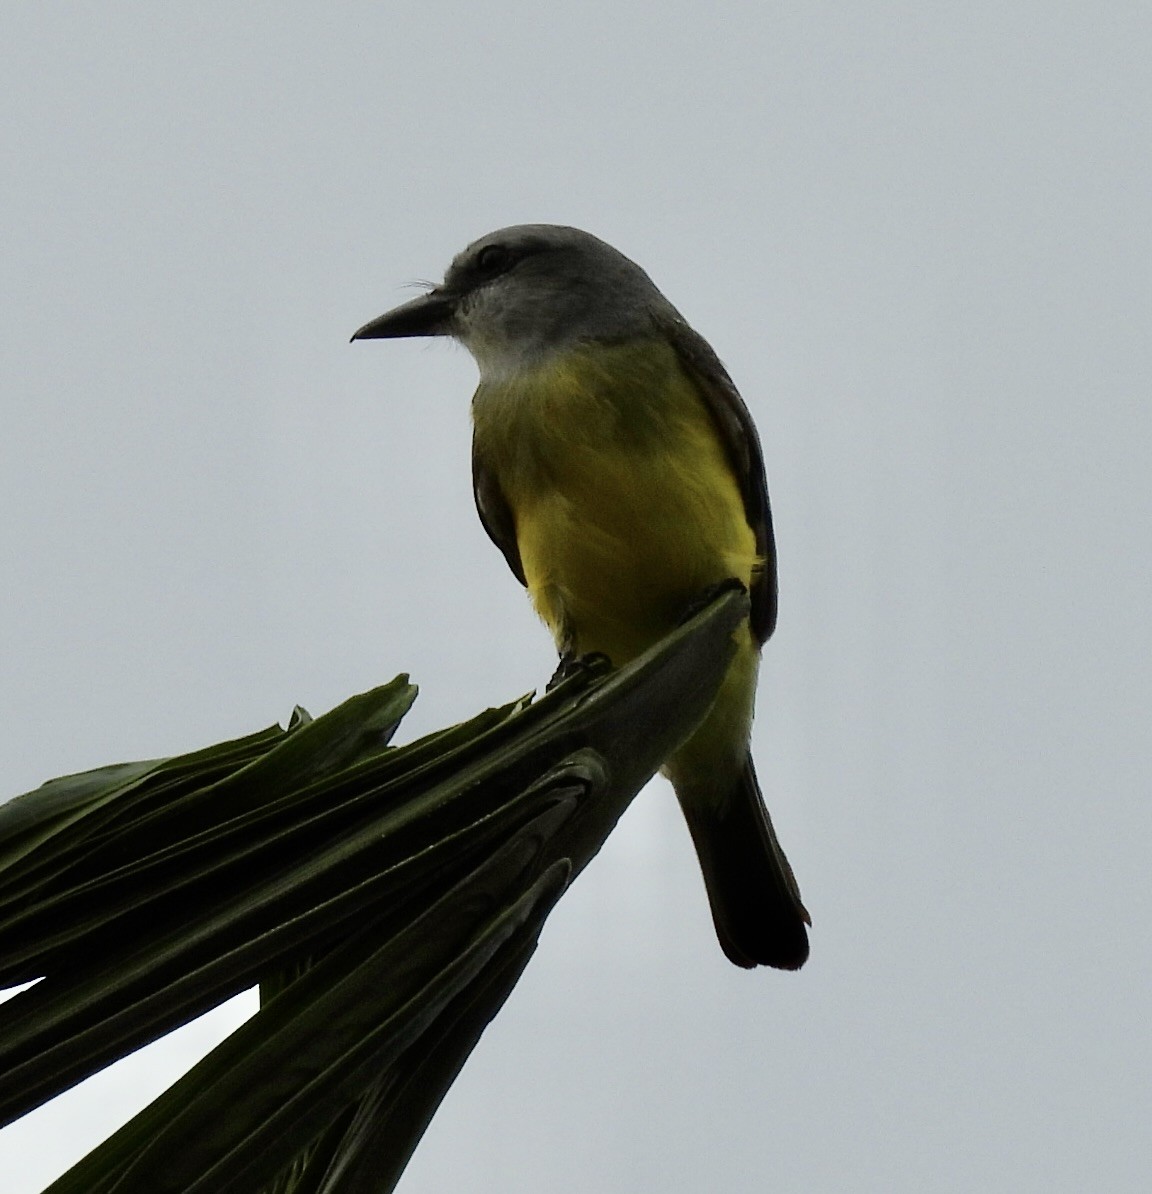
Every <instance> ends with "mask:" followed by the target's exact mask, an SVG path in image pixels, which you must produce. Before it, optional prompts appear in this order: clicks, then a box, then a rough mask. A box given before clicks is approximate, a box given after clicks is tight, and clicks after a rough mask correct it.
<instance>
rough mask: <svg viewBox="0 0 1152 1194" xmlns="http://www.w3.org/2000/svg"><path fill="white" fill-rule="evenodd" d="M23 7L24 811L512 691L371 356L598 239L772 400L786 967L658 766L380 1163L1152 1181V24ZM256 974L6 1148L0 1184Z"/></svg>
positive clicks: (948, 10)
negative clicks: (803, 939) (427, 300)
mask: <svg viewBox="0 0 1152 1194" xmlns="http://www.w3.org/2000/svg"><path fill="white" fill-rule="evenodd" d="M2 40H3V46H4V49H3V61H4V65H3V70H2V71H0V96H2V100H3V119H2V120H0V149H2V153H3V161H4V196H3V212H4V217H3V224H4V229H5V233H4V235H3V237H2V238H0V278H2V279H3V283H2V285H0V303H2V304H3V311H2V313H0V345H2V352H0V378H2V391H0V392H2V394H3V399H2V403H3V406H2V422H0V428H2V430H0V502H2V504H3V509H4V511H5V513H6V517H5V518H4V519H3V522H2V523H0V541H2V551H3V555H2V558H3V561H4V569H5V578H6V583H5V584H4V585H3V586H2V587H0V659H2V660H3V684H2V685H0V702H2V705H0V759H2V760H3V767H2V775H0V792H2V794H4V795H9V794H14V793H16V792H19V791H23V790H24V789H27V788H30V787H32V786H34V785H36V784H38V783H40V782H41V781H42V780H44V779H47V778H49V777H51V776H54V775H59V774H63V773H66V772H70V771H75V770H78V769H81V768H86V767H92V766H97V765H101V764H105V763H111V762H115V761H119V760H122V759H128V758H141V757H149V756H154V755H162V754H171V753H176V752H180V751H185V750H191V749H194V748H197V747H200V746H203V745H206V744H208V743H211V742H215V741H219V740H221V739H224V738H227V737H232V736H235V735H238V734H241V733H244V732H247V731H250V730H254V729H256V728H258V727H262V726H264V725H267V724H269V723H271V722H273V721H275V720H283V719H284V718H286V717H287V715H288V713H289V711H290V709H291V706H292V705H293V703H295V702H297V701H299V702H301V703H302V704H304V705H306V706H307V707H308V708H310V709H311V710H312V711H313V712H314V713H318V712H322V711H324V710H326V709H328V708H330V707H331V706H332V705H334V704H336V703H337V702H338V701H340V700H342V699H343V698H344V697H346V696H348V695H350V694H351V693H353V692H357V691H360V690H363V689H365V688H367V687H369V686H371V685H373V684H376V683H379V682H381V681H383V680H386V679H388V678H390V677H391V676H392V675H394V674H395V673H396V672H398V671H411V672H412V674H413V676H414V677H415V678H416V679H417V681H418V682H419V683H420V684H421V685H422V689H423V693H422V696H421V698H420V700H419V702H418V704H417V707H416V709H415V711H414V712H413V713H412V714H411V716H410V723H409V727H408V729H407V730H406V731H405V733H406V736H412V735H414V734H415V733H417V732H419V731H422V730H425V729H429V728H432V727H434V726H439V725H442V724H446V723H448V722H451V721H454V720H458V719H460V718H462V717H465V716H467V715H469V714H471V713H472V712H474V711H476V710H478V709H479V708H481V707H483V706H484V705H486V704H490V703H495V702H497V701H502V700H505V699H509V698H511V697H513V696H515V695H517V694H519V693H521V692H523V691H525V690H527V689H530V688H532V687H534V686H536V685H538V684H540V683H542V682H543V681H544V680H545V679H546V678H547V676H548V675H549V674H550V672H551V669H552V666H553V656H552V650H551V644H550V642H549V639H548V636H547V635H546V633H545V632H544V631H543V629H542V628H541V627H540V626H539V625H538V624H536V622H535V621H534V619H533V617H532V615H531V613H530V612H529V610H528V608H527V605H526V602H525V600H524V598H523V596H522V594H521V592H520V590H519V587H518V585H517V584H516V583H515V581H514V580H513V578H512V577H511V575H510V574H509V573H508V571H507V570H506V568H505V566H504V562H503V560H502V559H501V557H500V555H499V553H498V552H497V551H496V550H495V549H494V548H493V547H492V546H491V545H490V544H489V543H488V541H487V539H486V537H485V535H484V533H483V531H482V530H481V528H480V526H479V524H478V522H477V520H476V518H475V515H474V513H473V509H472V501H471V496H470V491H469V478H468V439H469V427H468V399H469V396H470V394H471V390H472V386H473V384H474V379H475V374H474V369H473V366H472V364H471V362H470V360H469V358H468V357H467V355H466V354H465V353H464V352H463V351H462V350H460V349H456V348H454V347H452V346H450V345H448V344H445V343H439V342H433V343H425V342H407V343H369V344H356V345H351V346H350V345H349V344H348V342H347V341H348V336H349V335H350V333H351V332H352V330H353V329H354V328H356V327H358V326H359V325H360V324H362V323H363V322H365V321H366V320H367V319H369V318H371V317H372V316H375V315H377V314H379V313H380V312H381V311H383V310H384V309H385V308H387V307H388V306H390V305H392V304H393V303H395V302H397V301H399V300H402V299H403V298H405V297H407V296H408V295H409V294H410V293H411V291H409V290H406V289H405V288H404V287H405V284H407V283H410V282H411V281H413V280H415V279H419V278H436V277H438V276H439V275H440V272H441V271H442V269H443V267H444V266H445V264H446V263H447V262H448V260H449V259H450V258H451V256H452V255H453V254H454V253H455V252H456V251H457V250H458V249H460V248H461V247H463V245H464V244H465V243H467V242H468V241H470V240H471V239H473V238H474V237H476V236H478V235H480V234H482V233H484V232H486V231H488V230H490V229H492V228H496V227H499V226H501V225H505V224H511V223H517V222H521V221H550V222H559V223H572V224H576V225H579V226H581V227H584V228H587V229H588V230H590V231H592V232H595V233H596V234H598V235H599V236H602V237H603V238H605V239H606V240H608V241H610V242H611V243H613V244H615V245H617V246H618V247H619V248H620V249H622V250H623V251H624V252H626V253H627V254H629V255H630V256H632V257H633V258H635V259H636V260H637V261H639V262H640V263H641V264H642V265H643V266H644V267H645V268H646V269H647V270H648V271H649V273H650V274H651V275H652V277H653V278H654V279H655V280H656V282H657V284H658V285H660V286H661V287H662V288H663V289H664V291H665V292H666V293H667V294H668V296H669V297H670V298H671V299H672V301H673V302H674V303H676V304H677V306H679V307H680V309H681V310H682V311H683V313H684V314H685V316H686V317H687V318H688V319H689V320H690V321H691V322H692V323H693V324H694V325H695V326H696V327H697V329H698V330H699V331H700V332H701V333H703V334H704V335H705V336H706V337H708V338H709V339H710V340H711V342H712V343H713V345H714V346H715V348H716V350H717V351H718V353H719V354H720V356H721V357H722V358H723V359H724V361H725V362H726V363H727V365H728V366H729V369H730V371H731V373H732V375H733V377H734V378H735V379H736V382H737V384H738V385H739V386H740V388H741V390H742V391H743V393H744V396H745V398H746V399H747V402H748V405H749V406H750V408H751V410H752V412H753V415H754V416H755V418H756V420H757V422H758V424H759V426H760V429H761V433H762V436H763V439H764V444H765V454H766V456H767V460H768V468H769V479H770V489H771V493H772V498H773V504H774V507H775V511H776V518H777V528H778V538H779V544H780V557H781V588H782V597H781V618H780V629H779V632H778V633H777V636H776V637H775V638H774V639H773V640H772V642H771V644H770V645H769V648H768V650H767V654H766V666H765V669H764V680H763V683H762V687H761V693H760V715H759V719H758V721H757V725H756V732H755V749H756V757H757V763H758V768H759V771H760V775H761V780H762V783H763V785H764V787H765V791H766V793H767V795H768V799H769V803H770V806H771V807H772V809H773V812H774V814H775V817H776V820H777V824H778V827H779V829H780V832H781V835H782V837H783V840H784V842H785V844H786V846H787V849H788V853H789V855H790V857H791V859H792V861H793V863H794V865H795V868H796V871H797V874H798V876H799V879H800V882H801V885H802V888H803V891H804V896H805V902H806V903H807V904H808V906H809V908H810V909H811V910H812V913H813V920H814V928H813V934H812V938H813V950H812V959H811V961H810V963H809V964H808V966H807V967H806V968H805V969H804V970H803V971H802V972H801V973H800V974H798V975H786V974H780V973H775V972H768V971H763V970H761V971H757V972H753V973H744V972H741V971H738V970H737V969H735V968H734V967H732V966H730V965H729V964H728V963H727V962H726V961H725V959H724V957H723V955H722V954H721V952H720V950H719V948H718V946H717V944H716V942H715V939H714V937H713V934H712V929H711V925H710V921H709V918H708V913H707V907H706V903H705V900H704V896H703V892H702V887H701V883H700V881H699V878H698V875H697V873H696V869H695V861H694V858H693V855H692V852H691V849H690V847H689V844H688V838H687V833H686V831H685V830H684V828H683V826H682V824H681V822H680V820H679V817H678V813H677V810H676V808H675V805H674V801H673V800H672V798H671V794H670V790H669V789H668V788H667V787H666V786H665V785H664V784H663V782H662V781H661V782H657V783H654V784H652V785H651V786H650V787H649V788H648V789H647V790H646V791H645V792H644V793H643V794H642V795H641V797H640V798H639V800H638V801H637V803H636V805H635V806H634V808H633V809H632V811H631V812H630V813H629V814H628V816H627V817H626V818H625V820H624V821H623V823H622V824H621V826H620V828H619V830H618V831H617V833H616V834H615V835H614V837H613V839H612V840H611V841H610V842H609V843H608V846H607V847H606V848H605V850H604V852H603V854H602V855H601V857H600V859H599V860H597V862H596V863H595V864H593V866H592V867H590V868H589V870H588V871H587V872H586V873H585V875H584V876H583V877H582V878H581V879H580V881H579V882H578V883H577V885H576V886H575V888H574V889H573V891H572V892H571V893H570V894H569V895H568V896H567V897H566V898H565V900H564V901H563V902H562V904H561V906H560V907H559V908H558V910H557V911H556V913H555V915H554V916H553V918H552V920H551V922H550V923H549V925H548V927H547V929H546V931H545V933H544V936H543V939H542V943H541V947H540V950H539V952H538V954H537V956H536V958H535V959H534V960H533V962H532V964H531V965H530V967H529V969H528V972H527V974H526V976H525V978H524V979H523V981H522V982H521V984H520V986H519V988H518V989H517V990H516V992H515V993H514V995H513V997H512V999H511V1001H510V1002H509V1004H508V1006H507V1008H506V1009H505V1011H504V1012H503V1013H502V1015H501V1016H500V1017H499V1018H498V1019H497V1021H496V1022H495V1024H494V1025H493V1026H492V1028H491V1029H490V1030H489V1032H488V1033H487V1034H486V1036H485V1038H484V1040H483V1041H482V1042H481V1045H480V1047H479V1048H478V1049H477V1051H476V1053H475V1055H474V1056H473V1058H472V1060H471V1061H470V1062H469V1064H468V1066H467V1067H466V1069H465V1071H464V1073H463V1075H462V1076H461V1078H460V1080H459V1081H458V1083H457V1084H456V1086H455V1088H454V1089H453V1091H452V1093H451V1094H450V1096H449V1098H448V1099H447V1101H446V1102H445V1104H444V1106H443V1108H442V1110H441V1111H440V1113H439V1115H438V1117H437V1119H436V1120H435V1122H434V1124H433V1126H432V1128H431V1130H430V1131H429V1132H428V1134H427V1136H426V1137H425V1139H424V1142H423V1144H422V1145H421V1147H420V1149H419V1151H418V1152H417V1155H416V1157H415V1159H414V1161H413V1163H412V1165H411V1166H410V1168H409V1171H408V1174H407V1176H406V1177H405V1179H404V1183H403V1184H402V1187H401V1188H402V1190H403V1191H405V1194H431V1192H433V1191H440V1190H444V1189H453V1190H459V1191H463V1192H476V1194H490V1192H496V1191H500V1192H503V1191H514V1190H536V1189H542V1190H549V1191H553V1192H556V1194H566V1192H569V1191H586V1190H597V1191H607V1192H616V1191H643V1190H660V1191H662V1192H673V1191H684V1192H688V1191H692V1192H699V1191H711V1190H725V1191H729V1192H732V1194H764V1192H766V1191H773V1190H780V1191H803V1192H805V1194H809V1192H812V1194H825V1192H827V1194H840V1192H843V1191H853V1192H862V1194H863V1192H873V1191H875V1192H877V1194H879V1192H884V1194H893V1192H900V1194H903V1192H905V1191H907V1192H910V1194H911V1192H916V1194H927V1192H936V1191H956V1190H980V1191H985V1190H988V1191H1006V1192H1011V1194H1025V1192H1032V1191H1036V1192H1044V1194H1051V1192H1053V1191H1076V1192H1082V1191H1085V1190H1107V1191H1109V1192H1110V1194H1112V1192H1119V1191H1137V1190H1140V1191H1143V1190H1144V1189H1146V1188H1147V1186H1146V1183H1147V1180H1148V1174H1149V1171H1150V1169H1152V1133H1150V1131H1149V1122H1150V1111H1152V1048H1150V1045H1149V1037H1148V1024H1149V1011H1150V1008H1149V1001H1150V998H1152V996H1150V994H1149V991H1150V986H1152V951H1150V948H1149V921H1150V919H1152V884H1150V882H1149V865H1148V852H1149V836H1150V830H1152V804H1150V801H1149V772H1150V770H1152V768H1150V766H1149V733H1148V727H1147V722H1148V712H1147V710H1148V705H1149V698H1150V697H1152V679H1150V674H1149V647H1150V645H1152V644H1150V638H1152V634H1150V630H1149V626H1150V619H1149V612H1148V597H1149V590H1150V587H1152V586H1150V585H1149V562H1148V560H1149V536H1150V514H1152V509H1150V507H1152V499H1150V486H1149V480H1148V475H1149V466H1148V454H1149V448H1150V447H1152V415H1150V405H1149V385H1150V381H1152V368H1150V365H1152V360H1150V358H1152V348H1150V337H1149V317H1150V314H1152V293H1150V292H1152V269H1150V265H1152V231H1150V225H1152V221H1150V213H1152V194H1150V191H1152V165H1150V162H1152V154H1150V145H1152V128H1150V124H1152V66H1150V63H1152V9H1150V8H1149V7H1148V5H1147V4H1146V3H1130V4H1129V3H1109V2H1107V0H1104V2H1103V3H1098V4H1093V5H1088V4H1071V3H1054V2H1051V0H1049V2H1046V3H1040V2H1038V0H1036V2H1032V3H1024V2H1017V3H1013V2H1008V3H1005V2H1004V0H998V2H996V3H990V2H986V0H965V2H964V3H936V4H932V5H921V4H911V3H896V2H891V3H880V2H873V0H865V2H862V3H840V4H835V3H812V4H804V5H795V4H790V5H783V4H778V3H774V2H771V0H768V2H766V0H745V2H740V3H735V2H734V3H727V2H723V0H720V2H718V3H717V2H714V3H711V4H709V5H708V6H707V7H706V8H705V6H701V5H687V4H671V5H670V4H668V3H655V2H651V3H641V2H638V0H613V2H612V3H602V2H593V3H582V4H579V5H571V6H567V7H566V8H565V9H564V10H563V11H561V10H559V9H558V7H557V6H549V5H535V4H527V3H519V4H512V3H502V2H500V0H494V2H493V3H488V4H482V5H477V4H463V3H460V4H441V3H427V2H424V3H379V2H377V3H371V4H369V3H346V4H339V5H304V4H293V3H288V4H284V3H278V4H271V3H248V4H243V5H238V4H234V3H219V2H216V3H199V4H195V5H180V6H177V5H173V4H162V5H157V4H146V3H135V4H128V3H119V4H117V3H109V4H102V5H82V4H79V3H53V4H35V5H34V4H15V3H11V4H9V5H7V6H6V9H5V13H4V17H3V30H2ZM252 1006H253V1001H252V1000H251V999H249V998H245V999H242V1000H240V1001H237V1002H236V1003H234V1004H233V1005H231V1006H230V1007H229V1008H226V1009H224V1010H223V1011H222V1012H220V1013H218V1014H217V1015H216V1016H215V1017H210V1018H209V1019H208V1020H207V1021H203V1022H201V1023H199V1024H197V1025H194V1026H191V1027H190V1028H188V1029H186V1030H184V1031H183V1032H182V1033H180V1034H177V1035H176V1037H175V1038H172V1039H169V1040H168V1041H165V1042H162V1043H161V1044H159V1045H157V1046H155V1047H153V1048H152V1049H150V1050H146V1051H144V1052H143V1053H142V1054H140V1055H137V1056H136V1057H134V1058H132V1059H129V1060H128V1061H127V1062H125V1063H123V1064H122V1065H121V1066H119V1067H116V1068H114V1069H113V1070H112V1071H110V1072H108V1073H105V1074H104V1075H102V1076H100V1077H99V1078H97V1079H94V1080H92V1081H91V1082H90V1083H88V1084H86V1085H85V1086H84V1087H82V1088H80V1089H78V1090H76V1091H73V1092H71V1093H70V1094H68V1095H66V1096H65V1097H63V1098H61V1099H59V1100H57V1102H56V1103H55V1104H53V1105H50V1106H49V1107H46V1108H44V1109H43V1110H41V1111H40V1112H38V1113H36V1114H34V1115H32V1116H30V1117H28V1118H27V1119H26V1120H25V1121H22V1122H21V1123H19V1124H17V1125H15V1126H13V1127H10V1128H8V1129H6V1130H5V1131H4V1132H2V1133H0V1188H2V1189H3V1190H4V1192H5V1194H30V1192H32V1191H37V1190H39V1189H40V1188H41V1186H42V1185H43V1184H44V1183H46V1182H47V1181H48V1180H49V1179H50V1178H51V1177H53V1176H55V1175H56V1174H57V1173H59V1172H60V1171H62V1170H63V1169H64V1168H66V1167H67V1166H68V1165H69V1164H70V1163H71V1162H72V1161H74V1160H75V1159H76V1158H77V1157H78V1156H79V1155H81V1154H82V1153H83V1152H84V1151H86V1150H87V1149H88V1148H90V1147H91V1146H93V1145H94V1144H95V1143H97V1142H98V1140H100V1139H101V1138H102V1137H103V1136H104V1135H105V1134H106V1133H107V1132H108V1131H110V1130H111V1129H112V1128H113V1127H115V1126H116V1125H117V1124H118V1123H120V1122H122V1121H123V1120H124V1119H126V1118H127V1117H128V1116H129V1115H130V1114H131V1113H132V1112H134V1111H135V1110H136V1109H137V1108H138V1107H140V1106H141V1105H143V1103H145V1102H146V1101H147V1100H148V1099H149V1098H151V1097H152V1096H153V1095H154V1094H155V1093H157V1092H158V1091H159V1090H160V1089H161V1088H162V1087H163V1086H165V1085H166V1084H167V1083H168V1082H170V1081H171V1080H173V1079H174V1078H175V1076H176V1075H177V1074H178V1073H179V1072H180V1071H181V1070H182V1069H183V1068H184V1067H185V1066H187V1065H188V1064H190V1062H191V1061H192V1060H193V1059H194V1058H195V1057H196V1056H197V1055H198V1052H203V1051H204V1050H205V1049H207V1048H208V1047H209V1046H210V1044H211V1043H213V1042H214V1041H215V1040H218V1039H219V1038H220V1037H221V1036H222V1035H223V1034H224V1033H225V1032H226V1031H228V1029H229V1027H230V1025H232V1024H235V1023H236V1022H237V1020H238V1018H239V1017H241V1016H243V1015H244V1014H247V1012H248V1011H250V1010H251V1008H252Z"/></svg>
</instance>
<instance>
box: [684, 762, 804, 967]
mask: <svg viewBox="0 0 1152 1194" xmlns="http://www.w3.org/2000/svg"><path fill="white" fill-rule="evenodd" d="M680 807H681V808H682V809H683V810H684V818H685V820H686V821H687V822H688V828H689V829H690V830H691V832H692V840H693V842H694V843H695V845H696V854H697V856H698V857H699V859H700V869H701V870H702V871H703V872H704V885H705V887H706V888H707V889H708V900H709V902H710V903H711V905H712V919H713V921H715V923H716V935H717V936H718V937H719V938H720V945H721V946H722V947H723V949H724V952H725V953H726V954H727V955H728V958H729V960H730V961H732V962H735V963H736V965H737V966H744V967H752V966H775V967H777V968H778V969H780V970H799V969H800V967H801V966H803V965H804V963H805V961H806V960H807V958H808V933H807V931H806V930H805V927H804V926H805V925H809V924H811V923H812V921H811V919H810V918H809V916H808V913H807V911H806V910H805V908H804V905H803V904H802V903H801V902H800V889H799V888H798V887H797V886H796V879H795V877H794V876H793V874H792V868H791V867H790V866H789V865H788V859H787V858H785V857H784V851H783V850H781V849H780V843H779V842H778V841H777V840H776V834H775V832H774V831H773V829H772V821H771V819H770V818H769V816H768V810H767V809H766V808H765V807H764V799H763V797H762V796H761V795H760V785H759V784H758V783H757V782H756V772H755V770H754V769H753V766H752V759H751V756H749V758H748V759H747V760H746V761H745V764H744V770H743V772H742V773H741V776H740V781H739V784H738V787H737V790H736V791H735V792H733V793H732V796H731V799H729V800H728V801H727V802H725V804H724V805H723V807H719V808H717V807H710V806H707V805H705V806H703V807H701V805H700V802H696V801H689V802H688V803H685V802H684V801H681V805H680Z"/></svg>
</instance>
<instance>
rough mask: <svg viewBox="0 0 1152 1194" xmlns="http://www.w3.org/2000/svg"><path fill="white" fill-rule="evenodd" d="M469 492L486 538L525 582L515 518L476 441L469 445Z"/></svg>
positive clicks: (518, 578)
mask: <svg viewBox="0 0 1152 1194" xmlns="http://www.w3.org/2000/svg"><path fill="white" fill-rule="evenodd" d="M472 496H473V497H474V498H475V499H476V513H477V514H479V515H480V521H481V522H482V523H483V524H484V529H485V530H486V531H487V532H488V538H489V539H491V540H492V542H493V543H495V544H496V546H497V547H498V548H500V551H501V552H502V553H503V555H504V558H505V559H506V560H507V561H508V567H509V568H511V569H512V574H513V576H515V577H516V579H517V580H518V581H519V582H520V583H521V584H522V585H525V586H526V585H527V584H528V582H527V581H526V580H525V579H524V564H523V563H522V561H521V559H520V549H519V548H518V547H517V546H516V522H515V520H514V519H513V517H512V511H511V510H510V509H509V507H508V503H507V501H506V500H505V498H504V495H503V493H501V492H500V486H499V484H498V483H497V481H496V477H495V476H494V475H493V474H492V472H491V471H490V470H489V469H487V468H485V467H484V465H483V463H482V462H481V461H480V459H479V458H478V456H477V454H476V445H475V442H473V445H472Z"/></svg>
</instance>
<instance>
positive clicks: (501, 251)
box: [476, 245, 514, 278]
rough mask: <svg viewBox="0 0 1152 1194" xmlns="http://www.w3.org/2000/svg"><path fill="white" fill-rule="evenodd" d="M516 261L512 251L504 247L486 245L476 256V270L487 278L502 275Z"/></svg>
mask: <svg viewBox="0 0 1152 1194" xmlns="http://www.w3.org/2000/svg"><path fill="white" fill-rule="evenodd" d="M513 261H514V258H513V255H512V250H511V249H508V248H505V246H504V245H485V246H484V248H482V249H481V250H480V252H479V253H477V255H476V269H477V270H478V271H479V272H480V273H482V274H483V275H484V276H485V277H486V278H494V277H495V276H496V275H497V274H502V273H503V272H504V271H505V270H506V269H508V268H509V267H510V266H511V265H512V263H513Z"/></svg>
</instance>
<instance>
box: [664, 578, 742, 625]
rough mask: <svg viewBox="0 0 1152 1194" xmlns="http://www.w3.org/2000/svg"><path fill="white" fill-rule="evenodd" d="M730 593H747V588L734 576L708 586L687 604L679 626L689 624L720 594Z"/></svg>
mask: <svg viewBox="0 0 1152 1194" xmlns="http://www.w3.org/2000/svg"><path fill="white" fill-rule="evenodd" d="M732 592H738V593H747V592H748V586H747V585H746V584H745V583H744V582H743V581H742V580H739V579H737V578H736V577H735V576H729V577H728V578H727V579H726V580H722V581H719V582H718V583H717V584H714V585H709V586H708V588H706V589H705V590H704V592H702V593H701V594H700V596H699V597H697V598H695V600H693V601H691V602H689V604H688V608H687V609H685V611H684V614H683V616H682V617H681V618H680V625H681V626H683V625H684V623H685V622H691V621H692V619H693V618H694V617H695V616H696V615H697V614H698V613H700V611H701V610H705V609H707V608H708V606H710V605H711V604H712V602H713V601H715V600H716V598H717V597H719V596H721V594H723V593H732Z"/></svg>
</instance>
